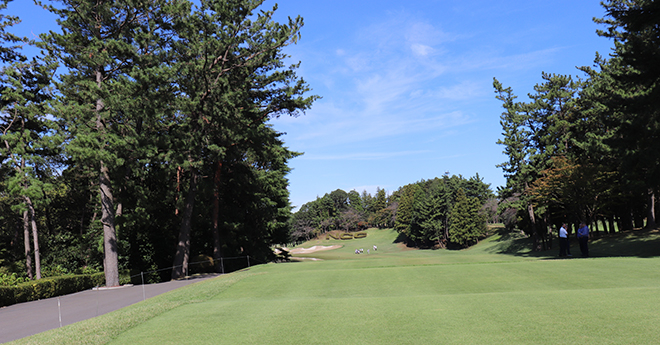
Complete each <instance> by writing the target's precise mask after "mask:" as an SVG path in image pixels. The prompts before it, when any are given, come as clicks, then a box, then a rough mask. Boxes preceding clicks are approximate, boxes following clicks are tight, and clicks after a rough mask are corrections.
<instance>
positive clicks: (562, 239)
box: [559, 223, 568, 257]
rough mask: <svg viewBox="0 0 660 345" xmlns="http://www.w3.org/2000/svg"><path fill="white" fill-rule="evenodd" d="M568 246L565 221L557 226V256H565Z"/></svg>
mask: <svg viewBox="0 0 660 345" xmlns="http://www.w3.org/2000/svg"><path fill="white" fill-rule="evenodd" d="M567 248H568V231H566V223H564V224H562V225H561V228H559V256H560V257H564V256H566V250H567Z"/></svg>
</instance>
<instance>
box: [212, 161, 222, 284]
mask: <svg viewBox="0 0 660 345" xmlns="http://www.w3.org/2000/svg"><path fill="white" fill-rule="evenodd" d="M221 172H222V162H221V161H218V162H216V166H215V176H214V177H213V185H214V190H213V260H215V267H216V272H220V270H221V267H220V258H221V257H222V248H220V181H221V180H220V178H221V175H220V174H221Z"/></svg>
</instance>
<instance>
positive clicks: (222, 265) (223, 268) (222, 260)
mask: <svg viewBox="0 0 660 345" xmlns="http://www.w3.org/2000/svg"><path fill="white" fill-rule="evenodd" d="M220 267H222V274H225V262H224V259H223V258H220Z"/></svg>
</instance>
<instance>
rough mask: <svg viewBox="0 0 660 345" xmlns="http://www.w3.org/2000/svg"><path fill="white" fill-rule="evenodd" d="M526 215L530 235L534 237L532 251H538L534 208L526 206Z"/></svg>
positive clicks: (530, 205)
mask: <svg viewBox="0 0 660 345" xmlns="http://www.w3.org/2000/svg"><path fill="white" fill-rule="evenodd" d="M527 213H528V214H529V221H530V223H531V224H532V235H533V236H534V251H538V250H539V248H538V247H539V234H538V232H537V231H536V217H534V206H532V204H527Z"/></svg>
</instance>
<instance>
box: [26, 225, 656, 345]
mask: <svg viewBox="0 0 660 345" xmlns="http://www.w3.org/2000/svg"><path fill="white" fill-rule="evenodd" d="M368 234H369V235H368V236H367V238H364V239H358V240H347V241H341V240H318V241H310V242H308V243H305V244H303V245H302V246H304V247H310V246H313V245H333V244H341V245H343V247H342V248H340V249H337V250H332V251H325V252H317V253H313V254H308V255H306V256H308V257H316V258H321V259H324V260H323V261H314V262H312V261H304V262H298V263H286V264H268V265H261V266H256V267H252V268H250V269H249V270H247V271H243V272H236V273H233V274H229V275H225V276H221V277H218V278H214V279H211V280H208V281H204V282H200V283H196V284H193V285H190V286H187V287H184V288H181V289H178V290H176V291H173V292H171V293H168V294H163V295H160V296H157V297H154V298H151V299H148V300H146V301H144V302H141V303H138V304H136V305H134V306H130V307H127V308H124V309H121V310H119V311H117V312H114V313H110V314H106V315H103V316H100V317H98V318H94V319H91V320H87V321H83V322H80V323H77V324H74V325H70V326H67V327H64V328H61V329H57V330H53V331H49V332H46V333H42V334H39V335H36V336H33V337H29V338H26V339H22V340H19V341H17V342H15V343H16V344H58V343H59V344H71V343H80V344H100V343H110V344H159V345H162V344H273V343H277V344H349V343H357V344H422V343H432V344H558V343H565V342H568V343H580V344H657V343H660V332H657V324H658V322H660V313H659V312H658V310H660V298H658V295H659V294H660V255H659V254H658V249H659V247H660V246H659V245H658V244H659V242H658V241H660V235H658V234H657V233H655V232H645V233H639V232H636V233H629V234H624V235H623V236H620V237H619V238H604V239H599V240H596V241H594V242H593V243H592V247H591V248H592V251H593V252H594V253H597V254H598V256H599V257H595V258H589V259H561V260H556V259H555V255H556V253H555V252H556V250H552V251H546V252H540V253H538V252H536V253H532V252H529V251H528V250H524V249H523V250H521V249H520V248H524V246H523V243H526V241H527V240H526V239H520V238H515V236H514V237H510V236H508V235H496V236H493V237H491V238H489V239H488V240H486V241H483V242H481V243H480V244H479V245H477V246H475V247H473V248H470V249H467V250H457V251H448V250H424V251H420V250H411V249H409V248H406V247H405V246H403V245H402V244H400V243H393V241H394V239H395V238H396V233H394V232H392V231H390V230H369V231H368ZM374 244H375V245H377V246H378V251H377V252H375V253H374V252H372V253H370V254H366V249H367V248H371V247H372V246H373V245H374ZM355 248H364V249H365V254H360V255H356V254H354V253H353V252H354V250H355ZM639 248H641V249H639ZM573 251H574V254H576V252H579V249H578V248H577V246H573Z"/></svg>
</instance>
